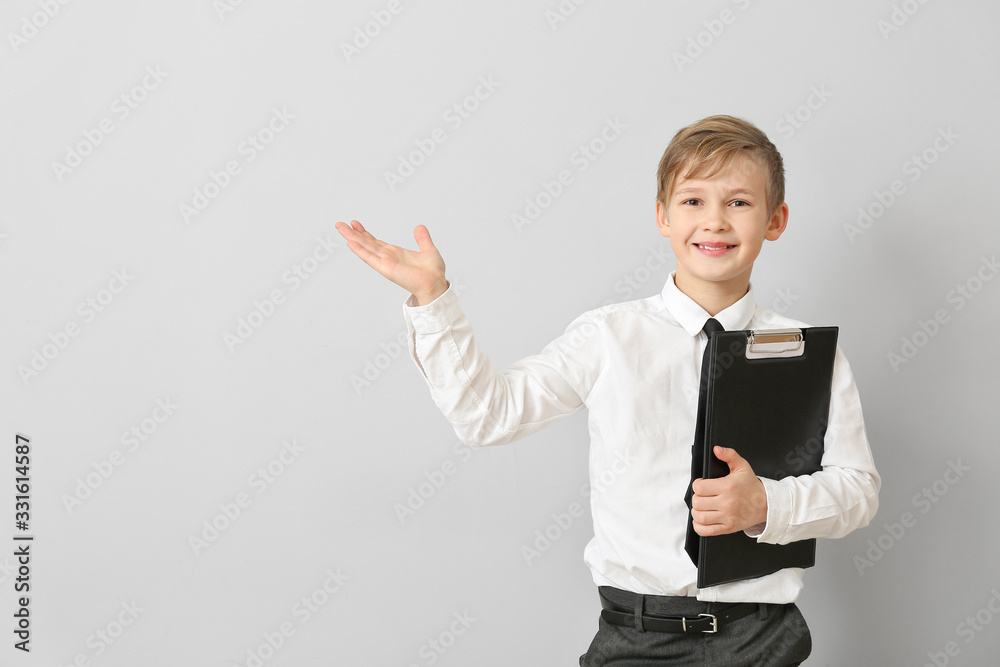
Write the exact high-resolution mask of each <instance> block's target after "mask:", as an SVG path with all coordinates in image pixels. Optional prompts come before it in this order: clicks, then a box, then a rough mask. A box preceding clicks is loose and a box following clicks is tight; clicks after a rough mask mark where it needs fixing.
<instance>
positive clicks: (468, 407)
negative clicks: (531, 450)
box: [403, 287, 600, 445]
mask: <svg viewBox="0 0 1000 667" xmlns="http://www.w3.org/2000/svg"><path fill="white" fill-rule="evenodd" d="M403 312H404V317H405V318H406V324H407V331H408V336H409V341H408V347H409V352H410V356H411V358H412V359H413V361H414V362H415V363H416V365H417V368H418V369H420V372H421V374H422V375H423V377H424V380H426V382H427V386H428V387H429V388H430V391H431V397H432V398H433V399H434V403H435V404H436V405H437V406H438V408H440V410H441V412H442V413H444V416H445V417H446V418H447V419H448V420H449V421H450V422H451V424H452V426H453V427H454V428H455V432H456V433H457V434H458V437H459V438H460V439H461V440H462V441H463V442H465V443H466V444H468V445H494V444H502V443H507V442H512V441H514V440H517V439H519V438H522V437H524V436H526V435H529V434H531V433H534V432H536V431H538V430H540V429H542V428H544V427H545V426H547V425H549V424H551V423H553V422H555V421H557V420H559V419H562V418H563V417H566V416H568V415H571V414H573V413H574V412H576V411H578V410H580V409H581V408H582V407H583V406H584V404H585V403H584V401H585V399H586V396H587V394H588V393H589V391H590V389H591V388H592V387H593V385H594V383H595V381H596V378H597V375H598V374H599V372H600V371H599V364H598V359H599V357H598V355H597V354H596V352H595V350H596V346H597V345H599V340H598V339H599V330H600V326H599V324H598V323H596V322H595V321H594V320H593V319H590V318H588V317H587V316H586V315H584V316H581V317H580V318H578V319H577V320H576V321H574V322H573V323H572V324H571V325H570V326H569V327H568V328H567V329H566V332H565V333H564V334H563V335H562V336H561V337H559V338H558V339H556V340H555V341H553V342H552V343H550V344H549V345H547V346H546V347H545V348H544V349H543V350H542V351H541V352H540V353H539V354H536V355H533V356H530V357H526V358H524V359H522V360H520V361H518V362H516V363H514V364H512V365H510V366H509V367H507V368H505V369H503V370H499V369H497V368H496V367H495V366H494V365H493V363H492V362H491V361H490V359H489V358H488V357H487V356H486V355H485V354H484V353H483V351H482V350H481V349H480V347H479V345H478V343H477V342H476V339H475V337H474V336H473V333H472V327H471V326H470V324H469V321H468V320H467V319H466V316H465V313H464V312H463V311H462V309H461V307H460V306H459V303H458V299H457V297H456V296H455V294H454V292H453V291H452V290H451V288H450V287H449V289H448V290H447V291H446V292H445V293H444V294H442V295H441V296H439V297H438V298H437V299H435V300H434V301H432V302H431V303H429V304H426V305H423V306H417V305H415V301H414V300H413V298H412V297H410V299H408V300H407V301H406V303H405V304H404V306H403Z"/></svg>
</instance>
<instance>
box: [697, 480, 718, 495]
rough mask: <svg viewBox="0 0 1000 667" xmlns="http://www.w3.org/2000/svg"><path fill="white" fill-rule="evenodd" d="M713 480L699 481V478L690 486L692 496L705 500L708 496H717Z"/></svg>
mask: <svg viewBox="0 0 1000 667" xmlns="http://www.w3.org/2000/svg"><path fill="white" fill-rule="evenodd" d="M714 481H715V480H711V479H701V478H700V477H699V478H698V479H696V480H694V482H693V483H692V484H691V491H693V492H694V495H696V496H701V497H702V498H707V497H709V496H714V495H718V491H717V490H716V486H718V485H717V484H715V483H714Z"/></svg>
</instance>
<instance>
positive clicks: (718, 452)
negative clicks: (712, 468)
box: [715, 445, 750, 473]
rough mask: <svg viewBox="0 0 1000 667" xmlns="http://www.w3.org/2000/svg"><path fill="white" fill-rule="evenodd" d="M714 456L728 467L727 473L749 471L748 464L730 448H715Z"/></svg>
mask: <svg viewBox="0 0 1000 667" xmlns="http://www.w3.org/2000/svg"><path fill="white" fill-rule="evenodd" d="M715 456H716V457H717V458H718V459H719V460H720V461H722V462H724V463H726V464H727V465H728V466H729V472H731V473H733V472H736V471H738V470H744V469H748V470H749V469H750V464H749V463H747V461H746V459H744V458H743V457H742V456H740V455H739V454H738V453H737V451H736V450H735V449H732V448H731V447H720V446H718V445H716V446H715Z"/></svg>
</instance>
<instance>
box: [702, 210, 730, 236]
mask: <svg viewBox="0 0 1000 667" xmlns="http://www.w3.org/2000/svg"><path fill="white" fill-rule="evenodd" d="M728 228H729V207H727V206H721V205H718V204H716V205H713V206H706V207H705V216H704V218H703V219H702V229H703V230H705V231H709V232H717V231H723V230H726V229H728Z"/></svg>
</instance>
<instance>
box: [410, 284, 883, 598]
mask: <svg viewBox="0 0 1000 667" xmlns="http://www.w3.org/2000/svg"><path fill="white" fill-rule="evenodd" d="M403 310H404V314H405V317H406V322H407V329H408V331H409V350H410V355H411V356H412V358H413V360H414V361H415V362H416V364H417V367H418V368H419V369H420V372H421V373H422V374H423V376H424V378H425V379H426V381H427V384H428V385H429V387H430V390H431V394H432V396H433V398H434V402H435V403H436V404H437V405H438V407H439V408H440V409H441V411H442V412H443V413H444V415H445V416H446V417H447V418H448V420H449V421H451V423H452V424H453V426H454V427H455V431H456V433H457V434H458V437H459V438H460V439H461V440H462V441H463V442H465V443H467V444H469V445H493V444H500V443H506V442H511V441H513V440H517V439H519V438H523V437H524V436H526V435H529V434H531V433H534V432H536V431H538V430H540V429H542V428H544V427H545V426H547V425H549V424H551V423H553V422H555V421H556V420H558V419H562V418H563V417H566V416H568V415H571V414H573V413H574V412H576V411H578V410H580V409H582V408H583V407H586V408H587V409H588V413H589V431H590V483H591V498H590V508H591V512H592V516H593V520H594V537H593V539H592V540H591V541H590V543H589V544H588V545H587V547H586V549H585V551H584V560H585V562H586V563H587V565H588V567H589V568H590V570H591V573H592V574H593V578H594V582H595V583H596V584H597V585H599V586H614V587H616V588H621V589H624V590H628V591H633V592H635V593H642V594H652V595H682V596H697V597H698V599H700V600H706V601H723V602H774V603H785V602H794V601H795V600H796V598H797V597H798V594H799V591H800V590H801V589H802V573H803V570H802V569H801V568H788V569H785V570H780V571H778V572H775V573H774V574H770V575H767V576H764V577H760V578H758V579H751V580H746V581H740V582H734V583H729V584H722V585H719V586H713V587H710V588H705V589H699V588H698V587H697V586H696V583H695V582H696V577H697V570H696V568H695V566H694V565H693V564H692V562H691V559H690V558H689V557H688V555H687V553H686V552H685V551H684V536H685V534H686V530H687V517H688V508H687V505H686V504H685V503H684V494H685V491H686V490H687V486H688V483H689V482H690V474H691V444H692V442H693V441H694V430H695V416H696V413H697V407H698V385H699V381H700V373H701V368H700V367H701V358H702V353H703V351H704V349H705V344H706V337H705V334H704V333H702V328H703V327H704V325H705V321H706V320H707V319H708V317H709V315H708V313H707V312H705V310H704V309H702V308H701V306H699V305H698V304H697V303H695V302H694V301H692V300H691V299H690V298H689V297H688V296H687V295H685V294H684V293H682V292H681V291H680V290H678V289H677V287H676V286H675V284H674V276H673V274H671V275H670V278H669V279H668V280H667V283H666V285H665V286H664V288H663V291H662V292H661V293H660V294H657V295H656V296H652V297H649V298H646V299H640V300H637V301H629V302H625V303H618V304H612V305H609V306H604V307H603V308H598V309H596V310H592V311H590V312H588V313H585V314H584V315H582V316H580V317H578V318H577V319H576V320H574V321H573V322H572V323H571V324H570V325H569V327H567V329H566V332H565V333H564V334H563V335H562V336H560V337H559V338H557V339H556V340H554V341H553V342H552V343H550V344H549V345H547V346H546V347H545V348H544V349H543V350H542V351H541V352H540V353H539V354H536V355H534V356H530V357H526V358H524V359H522V360H520V361H518V362H516V363H514V364H512V365H511V366H510V367H508V368H506V369H504V370H500V369H498V368H496V367H495V366H494V365H493V364H492V363H491V362H490V360H489V358H488V357H487V356H486V355H485V354H484V353H483V352H482V350H480V348H479V346H478V344H477V343H476V339H475V338H474V337H473V334H472V328H471V326H470V325H469V322H468V320H467V319H466V317H465V314H464V313H463V312H462V309H461V307H460V306H459V303H458V300H457V298H456V296H455V295H454V293H453V292H452V291H451V289H449V290H448V291H446V292H445V293H444V294H442V295H441V296H440V297H438V298H437V299H436V300H434V301H433V302H432V303H429V304H426V305H424V306H416V305H415V302H414V300H413V298H412V297H411V298H410V299H408V300H407V302H406V304H405V306H404V309H403ZM715 319H716V320H718V321H719V322H720V323H721V324H722V325H723V326H724V327H725V328H726V329H727V330H742V329H776V328H786V327H804V326H807V325H805V324H803V323H801V322H798V321H795V320H792V319H789V318H787V317H782V316H780V315H778V314H776V313H774V312H772V311H770V310H768V309H766V308H762V307H761V306H758V305H757V304H756V303H755V301H754V298H753V289H752V288H751V289H750V291H749V292H748V293H747V294H746V296H744V297H743V298H742V299H740V300H739V301H737V302H736V303H735V304H733V305H732V306H730V307H729V308H727V309H726V310H723V311H722V312H720V313H718V314H717V315H716V316H715ZM725 444H726V445H727V446H730V447H732V448H734V449H735V450H736V451H737V452H739V450H740V444H739V443H738V442H735V443H725ZM824 449H825V451H824V453H823V460H822V463H823V470H821V471H820V472H817V473H814V474H812V475H806V476H799V477H795V476H788V477H785V478H783V479H781V480H778V481H776V480H770V479H764V478H761V480H762V482H763V483H764V488H765V491H766V493H767V504H768V510H767V522H766V525H765V526H764V527H763V531H762V532H759V535H758V534H756V533H753V534H752V533H750V532H748V534H750V535H751V536H752V537H756V538H757V540H758V541H760V542H768V543H773V544H785V543H788V542H793V541H796V540H801V539H806V538H820V537H841V536H843V535H846V534H847V533H849V532H851V531H852V530H854V529H855V528H859V527H861V526H865V525H867V524H868V522H869V521H871V519H872V517H873V516H874V514H875V511H876V509H877V508H878V489H879V486H880V479H879V476H878V473H877V472H876V470H875V465H874V462H873V460H872V455H871V450H870V448H869V446H868V439H867V437H866V435H865V428H864V422H863V418H862V414H861V404H860V401H859V398H858V391H857V387H856V386H855V384H854V378H853V376H852V374H851V370H850V367H849V366H848V363H847V359H846V358H845V357H844V355H843V353H842V352H841V351H840V350H839V349H838V351H837V356H836V361H835V363H834V371H833V391H832V395H831V403H830V420H829V424H828V426H827V432H826V439H825V441H824ZM790 463H794V461H790ZM757 530H758V531H760V528H757Z"/></svg>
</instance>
